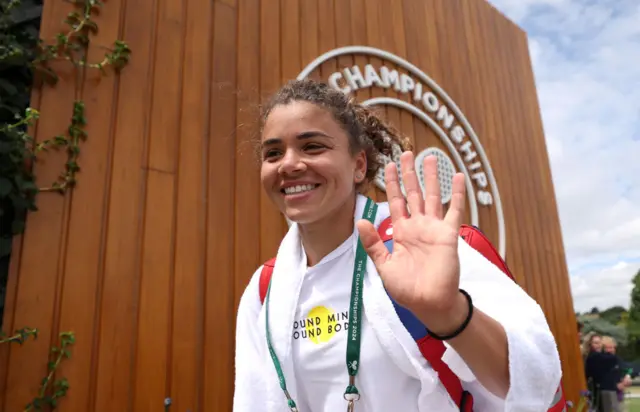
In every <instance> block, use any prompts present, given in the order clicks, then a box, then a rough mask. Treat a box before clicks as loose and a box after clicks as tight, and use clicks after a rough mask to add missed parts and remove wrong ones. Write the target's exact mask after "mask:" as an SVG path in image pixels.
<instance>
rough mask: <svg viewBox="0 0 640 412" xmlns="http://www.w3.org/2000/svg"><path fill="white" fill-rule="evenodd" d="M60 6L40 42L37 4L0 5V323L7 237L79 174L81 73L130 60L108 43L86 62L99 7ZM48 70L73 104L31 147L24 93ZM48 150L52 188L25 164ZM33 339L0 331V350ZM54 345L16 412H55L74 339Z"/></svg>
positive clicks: (30, 333)
mask: <svg viewBox="0 0 640 412" xmlns="http://www.w3.org/2000/svg"><path fill="white" fill-rule="evenodd" d="M66 1H67V2H68V3H71V4H72V5H73V11H71V12H70V13H68V15H67V16H66V19H65V20H64V22H63V24H62V25H61V28H62V29H61V30H60V31H59V32H58V33H57V34H56V35H55V36H53V38H52V39H51V40H49V41H47V40H44V39H40V36H39V24H40V16H41V14H42V0H0V322H1V319H2V309H3V300H4V296H3V291H4V287H5V285H6V280H7V279H6V277H7V262H8V257H9V255H10V253H11V244H12V238H13V237H14V236H15V235H17V234H20V233H22V232H23V231H24V227H25V221H26V218H27V213H28V212H30V211H37V202H36V198H37V196H38V195H42V194H44V193H50V194H51V195H52V196H53V195H60V194H65V193H66V192H67V191H69V190H71V189H72V188H73V187H74V185H75V183H76V180H77V175H78V173H79V172H80V170H81V169H80V163H81V156H80V154H81V148H82V143H83V142H84V141H85V140H86V139H87V138H88V137H89V136H88V135H87V132H86V129H85V127H86V125H87V122H88V119H87V118H86V116H85V104H84V102H83V101H82V87H83V85H84V83H85V78H86V76H87V71H89V70H97V71H99V72H100V73H103V74H104V73H106V71H107V70H109V69H112V70H115V71H116V72H119V71H120V70H121V69H122V68H123V67H124V66H126V64H127V63H128V61H129V58H130V54H131V50H130V49H129V47H128V46H127V44H126V43H125V42H123V41H120V40H116V41H114V42H113V44H112V45H111V46H110V47H104V46H105V45H102V44H101V45H97V46H99V47H100V48H103V49H105V50H106V51H105V53H104V56H102V58H100V59H98V60H96V61H89V60H88V58H87V57H88V51H89V46H90V44H91V41H92V40H91V39H92V36H93V35H94V34H96V33H97V31H98V22H97V20H96V17H97V15H98V13H99V10H100V8H101V7H102V6H103V4H102V3H101V2H100V1H99V0H66ZM96 49H98V47H96ZM52 63H56V64H55V68H56V69H58V70H65V73H67V72H69V73H72V76H73V79H72V80H73V84H75V94H74V100H73V103H72V104H71V105H70V106H69V117H68V118H69V124H68V126H67V127H65V128H64V129H63V130H60V131H59V133H56V134H55V135H53V136H42V132H40V133H39V134H40V136H41V138H39V139H38V140H36V139H35V138H34V137H33V133H34V130H35V129H36V127H37V123H38V121H39V119H40V118H41V116H47V113H46V112H43V113H40V112H39V111H38V110H37V109H35V108H33V107H31V103H30V95H31V90H32V88H33V87H34V86H35V87H51V86H55V85H56V83H57V82H58V74H57V72H56V70H54V68H53V66H54V65H52ZM53 151H64V153H65V156H66V162H65V164H64V167H63V168H62V169H61V170H60V172H59V174H58V176H57V178H56V179H55V180H54V181H52V182H45V183H43V184H41V183H40V181H41V180H37V179H36V176H35V174H34V168H33V165H34V164H35V163H36V162H37V161H45V159H46V156H47V153H50V152H53ZM36 182H38V183H36ZM0 326H1V323H0ZM37 335H38V330H37V329H32V328H22V329H19V330H17V331H16V332H15V333H13V334H12V335H7V334H3V333H2V332H0V344H20V345H22V344H24V343H25V342H26V341H28V340H29V338H30V337H33V338H34V339H35V338H37ZM59 338H60V342H59V344H58V345H57V346H54V347H53V348H52V349H51V359H50V362H49V365H48V372H47V376H45V377H44V378H43V379H42V381H41V385H40V389H39V391H38V394H37V395H35V396H34V398H33V399H32V401H31V402H29V403H28V404H27V405H26V407H25V409H24V412H28V411H42V410H49V409H55V407H56V406H57V404H58V400H59V399H60V398H61V397H63V396H64V395H65V394H66V392H67V389H68V388H69V384H68V382H67V380H66V379H65V378H57V377H56V376H55V373H56V370H57V368H58V366H59V365H60V363H61V362H62V361H63V360H64V359H67V358H69V356H70V346H71V345H72V344H73V343H74V342H75V336H74V334H73V333H72V332H62V333H61V334H60V335H59Z"/></svg>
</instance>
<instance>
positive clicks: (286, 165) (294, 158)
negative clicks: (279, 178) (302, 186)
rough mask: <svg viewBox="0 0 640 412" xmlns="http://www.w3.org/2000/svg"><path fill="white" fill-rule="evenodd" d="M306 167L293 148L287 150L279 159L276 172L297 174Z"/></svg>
mask: <svg viewBox="0 0 640 412" xmlns="http://www.w3.org/2000/svg"><path fill="white" fill-rule="evenodd" d="M306 169H307V165H306V164H305V163H304V161H303V159H302V157H301V156H300V155H299V154H298V153H297V152H296V151H295V150H287V152H286V153H285V154H284V156H283V157H282V159H281V160H280V167H279V168H278V172H279V173H280V174H285V175H291V174H299V173H301V172H304V171H305V170H306Z"/></svg>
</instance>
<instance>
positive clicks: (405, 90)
mask: <svg viewBox="0 0 640 412" xmlns="http://www.w3.org/2000/svg"><path fill="white" fill-rule="evenodd" d="M343 56H352V57H353V58H354V59H353V61H354V62H355V64H353V65H352V66H351V67H341V65H339V64H337V63H334V64H333V66H334V67H338V69H337V70H336V69H333V70H328V69H327V68H328V67H330V66H329V65H328V64H325V63H327V62H331V61H335V60H336V59H337V58H338V57H343ZM367 57H368V58H367ZM373 61H375V63H373ZM358 62H360V63H358ZM321 68H322V70H321ZM307 77H313V78H320V79H321V80H323V81H325V82H327V83H328V84H329V85H330V86H331V87H333V88H335V89H337V90H340V91H342V92H343V93H345V94H351V95H355V96H356V98H357V99H358V101H360V102H361V103H362V104H364V105H367V106H381V107H382V108H386V109H388V110H394V111H395V113H398V112H402V113H403V116H405V117H404V119H405V121H402V122H394V121H391V123H392V124H393V126H394V127H395V128H396V129H398V130H400V131H401V132H402V133H403V134H404V135H406V136H413V138H414V147H416V148H417V150H418V153H417V155H416V170H417V172H418V176H419V178H420V185H421V187H422V188H423V190H424V176H423V173H422V160H423V159H424V157H425V156H427V155H435V156H436V157H437V158H438V181H439V185H440V191H441V193H442V202H443V204H445V205H446V204H448V203H449V201H450V200H451V180H452V178H453V175H454V174H455V173H456V172H462V173H463V174H464V175H465V185H466V189H467V190H466V192H467V200H468V202H467V204H468V209H469V223H470V224H471V225H473V226H476V227H478V228H480V229H481V230H482V231H483V232H485V233H487V235H488V236H489V238H490V239H491V240H492V241H493V242H494V243H496V244H497V246H498V251H499V252H500V255H501V256H502V257H503V258H504V257H505V254H506V238H505V236H506V235H505V222H504V216H503V210H502V203H501V201H500V194H499V191H498V185H497V183H496V181H495V177H494V174H493V170H492V169H491V165H490V163H489V160H488V159H487V156H486V154H485V151H484V149H483V147H482V145H481V144H480V141H479V140H478V136H477V135H476V133H475V131H474V130H473V128H472V127H471V125H470V124H469V121H468V120H467V118H466V117H465V116H464V114H463V113H462V111H461V110H460V108H459V107H458V105H456V103H455V102H454V101H453V100H452V99H451V97H449V95H448V94H447V93H446V92H445V91H444V90H443V89H442V88H441V87H440V86H439V85H438V84H437V83H436V82H435V81H434V80H433V79H431V78H430V77H429V76H427V74H426V73H424V72H423V71H422V70H420V69H418V68H417V67H416V66H414V65H413V64H411V63H410V62H408V61H406V60H404V59H402V58H400V57H398V56H396V55H394V54H392V53H389V52H386V51H384V50H380V49H376V48H373V47H366V46H348V47H341V48H338V49H334V50H331V51H329V52H327V53H325V54H323V55H322V56H320V57H318V58H317V59H315V60H314V61H312V62H311V63H310V64H309V65H308V66H307V67H305V68H304V70H303V71H302V72H301V73H300V74H299V75H298V79H304V78H307ZM407 114H408V115H411V118H412V120H411V121H409V122H407V121H406V115H407ZM388 120H389V119H388ZM416 122H419V123H421V125H422V126H421V127H422V128H421V129H419V128H417V127H414V126H413V125H414V124H415V123H416ZM405 125H411V127H410V129H411V130H406V128H405V127H404V126H405ZM418 130H420V133H418V132H417V131H418ZM423 130H424V132H423ZM418 134H420V135H419V136H418ZM401 153H402V150H401V148H400V146H399V145H394V148H393V152H392V154H391V156H383V157H382V161H383V162H384V163H385V164H386V163H388V162H396V164H397V165H398V171H399V173H400V175H401V174H402V170H401V169H400V164H399V158H400V154H401ZM375 184H376V186H377V187H378V188H379V189H380V190H383V191H384V190H385V188H384V170H381V171H379V173H378V176H377V177H376V179H375ZM403 191H404V188H403Z"/></svg>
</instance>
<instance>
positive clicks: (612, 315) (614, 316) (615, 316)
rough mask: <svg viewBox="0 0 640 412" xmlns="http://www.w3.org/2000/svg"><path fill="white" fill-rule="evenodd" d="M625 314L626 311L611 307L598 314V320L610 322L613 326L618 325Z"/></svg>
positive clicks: (619, 307)
mask: <svg viewBox="0 0 640 412" xmlns="http://www.w3.org/2000/svg"><path fill="white" fill-rule="evenodd" d="M626 313H627V310H626V309H625V308H623V307H622V306H613V307H611V308H609V309H606V310H603V311H602V312H600V318H602V319H604V320H606V321H607V322H611V323H613V324H614V325H618V324H619V323H620V321H621V320H622V318H623V316H625V314H626Z"/></svg>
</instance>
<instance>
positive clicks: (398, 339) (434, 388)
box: [233, 196, 561, 412]
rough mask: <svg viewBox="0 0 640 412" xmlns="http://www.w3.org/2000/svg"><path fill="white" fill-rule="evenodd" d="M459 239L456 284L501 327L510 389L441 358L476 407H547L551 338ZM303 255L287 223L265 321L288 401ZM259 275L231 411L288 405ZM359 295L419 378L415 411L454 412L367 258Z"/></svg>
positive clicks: (552, 372) (517, 292) (279, 409)
mask: <svg viewBox="0 0 640 412" xmlns="http://www.w3.org/2000/svg"><path fill="white" fill-rule="evenodd" d="M365 203H366V198H365V197H363V196H359V197H358V200H357V203H356V211H355V216H354V221H357V220H358V219H359V218H360V216H361V215H362V211H363V210H364V206H365ZM387 216H389V209H388V205H387V204H386V203H380V204H379V208H378V214H377V215H376V221H375V224H376V226H377V225H379V224H380V222H381V221H382V220H384V219H385V218H386V217H387ZM356 230H357V229H354V231H356ZM355 238H357V237H355ZM459 243H460V246H459V253H460V261H461V288H463V289H465V290H466V291H467V292H469V293H470V294H471V296H472V297H473V300H474V305H475V306H476V307H477V308H478V309H480V310H482V311H483V312H485V313H486V314H487V315H489V316H491V317H493V318H494V319H496V320H497V321H498V322H500V323H501V324H502V325H503V327H504V328H505V330H506V331H507V337H508V342H509V369H510V373H511V388H510V390H509V393H508V395H507V398H506V400H502V399H499V398H497V397H495V396H493V395H492V394H490V393H489V392H488V391H486V389H484V388H483V387H482V385H480V384H479V382H477V381H476V380H475V377H474V376H473V373H472V372H471V371H470V370H469V368H468V367H467V366H466V364H465V363H464V361H463V360H462V358H461V357H460V356H459V355H458V354H457V353H456V352H455V351H454V350H453V349H452V348H450V347H448V349H447V351H446V352H445V354H444V356H443V360H444V361H445V362H446V363H447V364H448V365H449V366H450V367H451V369H452V370H453V371H454V372H455V373H456V374H457V375H458V376H459V377H460V378H461V379H462V380H463V386H465V388H466V389H467V390H469V391H470V392H472V393H473V395H474V398H475V402H474V404H475V405H476V407H475V408H474V409H475V411H477V412H498V411H508V412H545V411H546V410H547V408H548V405H550V403H551V400H552V399H553V395H554V394H555V391H556V388H557V385H558V383H559V381H560V374H561V373H560V363H559V359H558V353H557V348H556V346H555V341H554V339H553V336H552V335H551V333H550V331H549V328H548V325H547V323H546V320H545V318H544V315H543V314H542V311H541V309H540V307H539V306H538V305H537V304H536V303H535V301H533V300H532V299H531V298H530V297H529V296H528V295H527V294H526V293H525V292H524V291H523V290H522V289H521V288H519V287H518V286H517V285H516V284H515V283H514V282H513V281H511V280H510V279H509V278H508V277H507V276H505V275H504V274H503V273H502V272H501V271H500V270H499V269H498V268H497V267H495V266H494V265H493V264H492V263H491V262H489V261H488V260H487V259H485V258H484V257H483V256H482V255H480V254H479V253H477V252H476V251H475V250H473V249H472V248H471V247H470V246H469V245H467V244H466V243H465V242H464V241H462V240H461V241H460V242H459ZM302 253H303V251H302V248H301V244H300V238H299V232H298V226H297V224H292V225H291V227H290V229H289V232H288V233H287V235H286V236H285V237H284V239H283V241H282V243H281V245H280V248H279V250H278V254H277V259H276V265H275V268H274V272H273V275H272V283H271V294H272V296H273V297H274V298H273V299H271V300H270V304H269V311H270V314H269V319H270V331H271V338H272V343H273V346H274V349H275V352H276V353H277V355H278V359H279V361H280V363H281V365H282V369H283V372H284V375H285V377H286V379H287V389H288V391H289V393H290V394H291V395H292V397H293V398H294V399H297V396H296V395H297V393H296V385H295V372H294V368H293V364H292V358H291V344H292V339H291V336H292V335H291V333H292V331H291V325H292V324H293V322H294V316H295V312H296V307H297V304H298V296H299V293H300V288H301V286H302V280H303V275H304V273H305V270H306V265H305V259H304V258H303V256H302ZM259 274H260V269H258V270H257V271H256V273H255V274H254V276H253V278H252V280H251V282H250V284H249V286H248V287H247V289H246V291H245V293H244V295H243V297H242V300H241V303H240V308H239V313H238V322H237V330H236V388H235V396H234V409H233V410H234V412H255V411H265V412H284V411H287V410H289V409H288V407H287V403H286V399H285V397H284V395H283V392H282V389H281V388H280V386H279V381H278V376H277V374H276V372H275V369H274V367H273V363H272V360H271V357H270V355H269V351H268V348H267V344H266V331H265V326H264V325H265V310H264V308H263V307H262V305H261V304H260V302H259V299H258V279H259ZM363 297H364V300H363V305H364V311H365V316H366V318H367V319H368V322H369V324H370V325H371V327H372V329H373V330H374V332H375V336H376V337H377V339H378V341H379V342H380V344H381V346H382V347H383V348H384V350H385V351H386V353H387V355H388V356H389V357H390V358H391V359H393V361H394V362H395V363H396V365H397V366H398V367H399V368H400V369H401V370H402V371H404V372H405V373H407V374H408V375H410V376H412V377H415V378H417V379H419V380H420V382H421V391H420V395H419V402H418V403H419V405H420V412H427V411H429V412H431V411H439V412H447V411H452V412H453V411H456V410H457V408H456V406H455V404H454V403H453V401H452V400H451V398H450V397H449V395H448V394H447V392H446V390H445V389H444V387H443V386H442V385H441V384H440V383H439V380H438V377H437V375H436V373H435V372H434V371H433V370H432V369H431V367H430V366H429V365H428V363H427V362H426V360H425V359H424V358H423V356H422V355H421V353H420V351H419V350H418V348H417V345H416V344H415V341H414V340H413V339H412V337H411V336H410V334H409V332H408V331H407V330H406V329H405V327H404V326H403V324H402V323H401V322H400V320H399V319H398V317H397V315H396V313H395V310H394V308H393V304H392V303H391V301H390V299H389V297H388V295H387V293H386V291H385V290H384V287H383V285H382V281H381V279H380V277H379V276H378V274H377V271H376V268H375V266H374V265H373V263H372V261H371V259H369V260H368V261H367V274H366V276H365V279H364V293H363ZM256 320H257V323H256Z"/></svg>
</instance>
